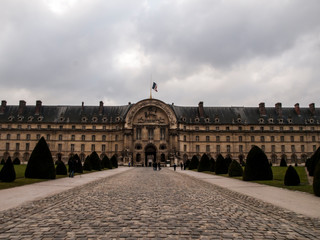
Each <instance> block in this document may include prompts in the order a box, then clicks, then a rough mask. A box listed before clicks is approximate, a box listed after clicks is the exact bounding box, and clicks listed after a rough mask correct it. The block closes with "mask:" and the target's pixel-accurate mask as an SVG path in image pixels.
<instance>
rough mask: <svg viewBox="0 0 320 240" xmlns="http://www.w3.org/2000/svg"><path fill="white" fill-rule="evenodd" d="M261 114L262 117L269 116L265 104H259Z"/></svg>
mask: <svg viewBox="0 0 320 240" xmlns="http://www.w3.org/2000/svg"><path fill="white" fill-rule="evenodd" d="M259 113H260V117H261V116H266V115H267V113H266V108H265V104H264V102H262V103H259Z"/></svg>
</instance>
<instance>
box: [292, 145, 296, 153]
mask: <svg viewBox="0 0 320 240" xmlns="http://www.w3.org/2000/svg"><path fill="white" fill-rule="evenodd" d="M291 152H293V153H295V152H296V148H295V146H294V145H291Z"/></svg>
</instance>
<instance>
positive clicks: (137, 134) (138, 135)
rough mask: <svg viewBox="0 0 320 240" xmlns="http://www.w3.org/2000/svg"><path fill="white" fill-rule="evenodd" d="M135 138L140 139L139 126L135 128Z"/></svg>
mask: <svg viewBox="0 0 320 240" xmlns="http://www.w3.org/2000/svg"><path fill="white" fill-rule="evenodd" d="M136 139H137V140H141V128H137V129H136Z"/></svg>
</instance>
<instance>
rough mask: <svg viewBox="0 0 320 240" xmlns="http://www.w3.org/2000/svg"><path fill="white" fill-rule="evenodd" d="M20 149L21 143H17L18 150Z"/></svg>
mask: <svg viewBox="0 0 320 240" xmlns="http://www.w3.org/2000/svg"><path fill="white" fill-rule="evenodd" d="M19 150H20V143H16V151H19Z"/></svg>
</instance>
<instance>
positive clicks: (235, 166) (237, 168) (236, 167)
mask: <svg viewBox="0 0 320 240" xmlns="http://www.w3.org/2000/svg"><path fill="white" fill-rule="evenodd" d="M228 174H229V176H230V177H240V176H242V175H243V169H242V167H241V165H240V163H238V161H236V160H232V162H231V164H230V165H229V169H228Z"/></svg>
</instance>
